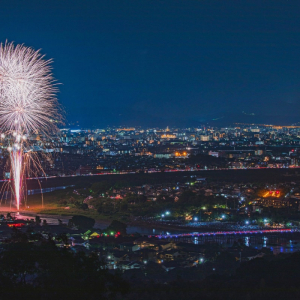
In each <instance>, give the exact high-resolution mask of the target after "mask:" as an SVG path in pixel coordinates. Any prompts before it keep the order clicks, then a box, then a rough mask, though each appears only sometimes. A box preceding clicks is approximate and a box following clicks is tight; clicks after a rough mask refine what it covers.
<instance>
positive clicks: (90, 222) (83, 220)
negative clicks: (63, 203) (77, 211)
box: [71, 216, 95, 230]
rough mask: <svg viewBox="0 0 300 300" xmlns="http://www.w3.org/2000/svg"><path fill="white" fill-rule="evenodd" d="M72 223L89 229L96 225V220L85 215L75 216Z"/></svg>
mask: <svg viewBox="0 0 300 300" xmlns="http://www.w3.org/2000/svg"><path fill="white" fill-rule="evenodd" d="M71 221H72V223H73V224H74V225H75V226H77V227H79V228H80V229H83V230H88V229H91V228H93V227H94V225H95V220H94V219H92V218H89V217H85V216H73V217H72V219H71Z"/></svg>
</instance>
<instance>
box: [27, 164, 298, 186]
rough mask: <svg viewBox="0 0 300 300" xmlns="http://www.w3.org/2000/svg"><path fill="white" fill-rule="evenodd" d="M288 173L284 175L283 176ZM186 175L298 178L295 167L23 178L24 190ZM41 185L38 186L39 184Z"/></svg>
mask: <svg viewBox="0 0 300 300" xmlns="http://www.w3.org/2000/svg"><path fill="white" fill-rule="evenodd" d="M287 175H288V176H287ZM190 176H196V177H201V178H202V177H203V178H206V179H207V181H208V182H210V181H223V182H235V183H241V182H260V183H270V184H272V183H279V182H285V181H295V180H296V181H297V180H299V179H300V170H299V171H298V169H260V170H257V169H256V170H240V169H235V170H208V171H195V172H158V173H137V174H116V175H103V176H101V175H99V176H97V175H95V176H77V177H59V178H48V179H41V180H40V182H38V181H37V180H27V188H28V189H39V188H40V187H42V188H46V187H55V186H64V185H65V186H67V185H75V186H76V187H79V188H80V187H86V186H89V185H91V184H92V183H95V182H99V181H108V182H110V183H111V184H112V185H114V184H116V183H117V182H123V183H124V182H126V183H127V185H128V186H133V185H143V184H145V183H147V184H158V183H166V182H182V181H183V180H184V179H185V178H190ZM39 184H41V186H40V185H39Z"/></svg>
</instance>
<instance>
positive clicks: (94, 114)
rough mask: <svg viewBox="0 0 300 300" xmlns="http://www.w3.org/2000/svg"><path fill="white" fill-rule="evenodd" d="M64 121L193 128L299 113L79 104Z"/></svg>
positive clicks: (285, 119) (288, 119)
mask: <svg viewBox="0 0 300 300" xmlns="http://www.w3.org/2000/svg"><path fill="white" fill-rule="evenodd" d="M66 117H67V120H68V121H70V122H73V123H76V122H78V123H79V124H80V125H81V126H83V127H94V128H96V127H98V128H99V127H106V126H143V127H166V126H171V127H172V126H175V127H197V126H200V125H203V124H208V125H211V126H218V127H223V126H229V125H232V124H234V123H250V124H251V123H254V124H274V125H291V124H294V123H297V122H300V116H298V115H297V114H295V115H293V116H291V115H280V114H278V115H264V114H254V113H245V112H240V113H230V114H228V113H227V114H223V115H219V116H218V115H213V114H211V115H201V116H199V117H198V116H196V117H195V116H182V115H181V114H180V112H179V113H178V117H174V116H169V115H168V113H167V112H166V114H165V115H164V116H163V117H162V116H154V115H152V114H150V113H148V112H145V111H138V110H135V109H131V108H117V109H112V108H107V107H100V106H99V107H93V108H89V107H82V109H81V110H80V113H78V112H74V111H69V112H68V111H67V116H66Z"/></svg>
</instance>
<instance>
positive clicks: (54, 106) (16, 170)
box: [0, 43, 60, 210]
mask: <svg viewBox="0 0 300 300" xmlns="http://www.w3.org/2000/svg"><path fill="white" fill-rule="evenodd" d="M50 64H51V60H44V56H42V55H41V54H40V52H39V51H35V50H33V49H32V48H28V47H25V46H24V45H16V46H15V45H14V44H13V43H5V44H4V45H3V44H1V46H0V128H1V130H2V131H3V134H2V135H1V138H4V136H5V139H6V141H7V142H8V145H9V146H8V147H7V150H8V151H9V152H10V160H11V174H12V177H13V179H14V184H13V185H14V195H15V200H16V206H17V209H18V210H19V208H20V201H21V196H22V189H23V182H22V181H23V175H24V174H25V170H26V161H28V159H24V155H25V145H28V142H27V140H28V139H27V137H28V136H30V135H31V134H33V133H39V134H44V135H48V134H50V133H51V132H53V131H55V130H56V129H57V128H56V122H57V120H59V119H60V113H59V106H58V103H57V99H56V92H57V88H56V85H55V81H54V78H53V76H52V73H51V66H50ZM27 154H28V152H27Z"/></svg>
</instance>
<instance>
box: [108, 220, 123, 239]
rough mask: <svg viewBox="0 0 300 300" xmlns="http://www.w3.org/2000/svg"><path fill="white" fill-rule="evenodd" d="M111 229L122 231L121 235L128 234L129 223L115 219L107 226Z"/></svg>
mask: <svg viewBox="0 0 300 300" xmlns="http://www.w3.org/2000/svg"><path fill="white" fill-rule="evenodd" d="M107 229H108V230H109V231H113V232H120V234H121V235H126V234H127V232H126V229H127V225H126V224H125V223H123V222H120V221H117V220H113V221H112V222H111V224H110V225H109V226H108V228H107Z"/></svg>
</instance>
